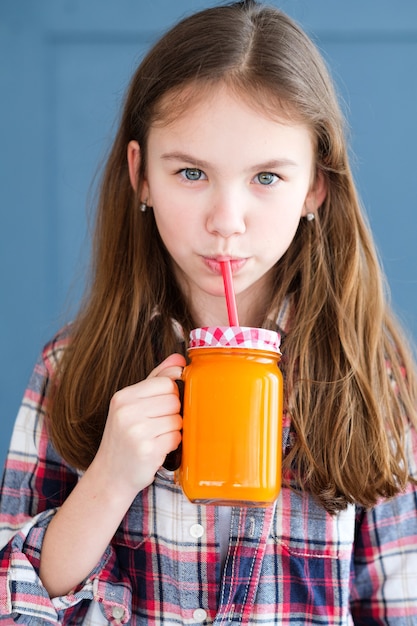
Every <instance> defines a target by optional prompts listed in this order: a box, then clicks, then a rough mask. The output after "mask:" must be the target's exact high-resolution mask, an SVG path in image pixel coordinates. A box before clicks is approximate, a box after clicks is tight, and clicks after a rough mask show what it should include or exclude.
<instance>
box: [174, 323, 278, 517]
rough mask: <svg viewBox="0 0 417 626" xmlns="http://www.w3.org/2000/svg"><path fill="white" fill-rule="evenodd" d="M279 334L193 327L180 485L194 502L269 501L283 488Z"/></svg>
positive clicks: (257, 503)
mask: <svg viewBox="0 0 417 626" xmlns="http://www.w3.org/2000/svg"><path fill="white" fill-rule="evenodd" d="M279 344H280V336H279V335H278V333H276V332H274V331H270V330H266V329H263V328H245V327H210V328H197V329H195V330H193V331H192V332H191V335H190V347H189V352H188V354H189V357H190V364H189V365H187V367H186V368H185V369H184V373H183V380H184V404H183V439H182V461H181V466H180V469H179V482H180V484H181V486H182V489H183V491H184V493H185V495H186V496H187V497H188V498H189V499H190V500H191V501H192V502H198V503H205V504H209V503H211V504H225V505H239V506H244V505H248V506H266V505H268V504H269V503H271V502H273V501H274V500H275V499H276V498H277V497H278V494H279V491H280V487H281V446H282V444H281V431H282V396H283V394H282V389H283V384H282V374H281V371H280V369H279V367H278V362H279V359H280V351H279Z"/></svg>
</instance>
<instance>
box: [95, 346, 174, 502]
mask: <svg viewBox="0 0 417 626" xmlns="http://www.w3.org/2000/svg"><path fill="white" fill-rule="evenodd" d="M184 366H185V359H184V357H183V356H181V355H180V354H172V355H170V356H169V357H168V358H167V359H165V361H163V362H162V363H161V364H160V365H158V367H156V368H155V369H154V370H153V371H152V372H151V373H150V374H149V376H148V378H146V379H145V380H143V381H141V382H139V383H136V384H135V385H131V386H130V387H126V388H125V389H122V390H120V391H118V392H116V393H115V395H114V396H113V398H112V399H111V402H110V407H109V414H108V417H107V422H106V426H105V429H104V433H103V438H102V441H101V444H100V447H99V449H98V452H97V454H96V457H95V459H94V461H93V464H92V465H95V469H96V470H97V466H99V468H100V472H102V477H103V478H105V481H106V484H107V485H108V486H109V487H110V486H111V489H112V490H117V493H119V495H121V494H122V493H123V494H129V496H130V497H131V500H133V499H134V498H135V496H136V494H137V493H138V492H139V491H141V490H142V489H144V488H145V487H147V486H148V485H150V484H151V483H152V481H153V480H154V477H155V473H156V472H157V470H158V469H159V467H160V466H161V465H162V463H163V462H164V459H165V456H166V455H167V454H168V452H171V450H175V449H176V448H177V447H178V445H179V443H180V441H181V433H180V431H181V427H182V418H181V415H180V414H179V411H180V400H179V394H178V387H177V385H176V383H175V379H179V378H181V374H182V369H183V367H184ZM120 490H121V491H120Z"/></svg>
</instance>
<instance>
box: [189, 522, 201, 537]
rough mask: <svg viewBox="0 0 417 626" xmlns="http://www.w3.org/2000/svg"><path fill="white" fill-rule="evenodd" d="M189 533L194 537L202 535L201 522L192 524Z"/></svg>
mask: <svg viewBox="0 0 417 626" xmlns="http://www.w3.org/2000/svg"><path fill="white" fill-rule="evenodd" d="M190 535H191V537H194V539H200V537H202V536H203V535H204V528H203V527H202V525H201V524H193V525H192V526H191V528H190Z"/></svg>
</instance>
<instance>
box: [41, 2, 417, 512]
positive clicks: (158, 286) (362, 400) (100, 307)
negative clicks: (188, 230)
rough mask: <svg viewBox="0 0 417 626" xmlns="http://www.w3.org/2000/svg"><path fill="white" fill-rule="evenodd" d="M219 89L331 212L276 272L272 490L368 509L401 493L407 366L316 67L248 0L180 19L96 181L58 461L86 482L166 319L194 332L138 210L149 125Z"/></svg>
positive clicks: (61, 377) (141, 79) (281, 24)
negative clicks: (281, 433) (286, 303)
mask: <svg viewBox="0 0 417 626" xmlns="http://www.w3.org/2000/svg"><path fill="white" fill-rule="evenodd" d="M218 82H226V83H227V85H228V86H230V87H232V88H233V89H235V90H237V91H238V92H239V93H240V94H241V95H242V96H243V97H245V98H249V100H250V101H251V102H252V103H253V104H254V106H258V107H263V108H267V109H268V110H269V111H270V112H271V115H273V113H274V107H275V109H276V110H277V111H280V112H282V110H285V111H287V112H288V115H289V116H290V115H292V116H295V117H296V118H297V119H298V120H302V121H303V122H304V123H306V124H307V125H308V126H309V128H311V130H312V132H313V134H314V137H315V139H316V148H317V155H316V162H317V170H318V171H319V170H320V171H321V172H322V173H323V175H324V176H325V179H326V182H327V188H328V193H327V197H326V199H325V201H324V203H323V205H322V206H321V207H320V208H319V210H318V214H317V218H316V220H315V222H314V223H309V222H306V221H305V220H302V221H301V223H300V225H299V228H298V231H297V234H296V236H295V238H294V241H293V242H292V244H291V246H290V248H289V249H288V251H287V252H286V254H285V255H284V256H283V257H282V259H281V260H280V261H279V262H278V263H277V265H276V275H275V287H276V288H275V290H274V292H273V293H271V301H270V305H269V307H268V309H267V310H265V324H266V323H267V317H268V314H270V312H271V311H273V310H276V309H277V308H278V307H279V306H280V304H281V303H282V302H283V300H284V298H285V297H286V296H288V294H292V299H293V301H294V303H295V306H294V319H293V321H292V324H291V329H290V330H289V332H288V334H287V336H286V338H285V342H284V346H283V350H284V354H285V380H286V405H287V408H288V411H289V412H290V414H291V419H292V426H293V429H294V433H295V436H294V438H293V439H294V444H293V446H292V448H291V450H290V451H289V453H288V454H287V456H286V457H285V459H284V474H285V475H286V476H291V477H292V482H293V484H294V485H296V486H298V487H299V488H302V489H308V490H309V491H310V492H311V493H313V494H314V495H315V496H316V497H317V498H318V499H319V500H320V501H321V502H322V504H323V506H324V507H325V508H326V509H327V510H328V511H330V512H335V511H337V510H340V509H342V508H344V507H346V505H347V504H348V503H349V502H357V503H359V504H362V505H364V506H371V505H373V504H374V503H375V502H376V501H377V499H378V498H379V497H381V496H392V495H394V494H395V493H397V492H398V491H399V490H401V489H403V488H404V487H405V485H406V483H407V481H408V480H410V477H409V473H408V470H407V459H406V451H405V431H406V425H407V420H408V419H409V420H412V421H413V422H414V423H416V408H415V407H416V398H417V393H416V377H415V372H414V369H413V367H414V366H413V363H412V359H411V356H410V354H409V353H408V351H407V349H406V342H405V341H404V339H403V338H402V337H401V333H400V330H399V327H398V325H397V323H396V322H395V320H394V318H393V316H392V314H391V312H390V309H389V306H388V305H387V298H386V295H385V288H384V283H383V277H382V274H381V270H380V267H379V264H378V259H377V255H376V252H375V250H374V246H373V242H372V238H371V235H370V232H369V229H368V226H367V224H366V221H365V219H364V217H363V213H362V211H361V208H360V204H359V200H358V198H357V194H356V191H355V186H354V183H353V180H352V175H351V171H350V167H349V162H348V156H347V150H346V140H345V136H344V120H343V116H342V114H341V111H340V108H339V105H338V102H337V97H336V95H335V93H334V89H333V86H332V81H331V79H330V77H329V74H328V71H327V69H326V66H325V64H324V62H323V60H322V58H321V55H320V54H319V53H318V51H317V49H316V47H315V46H314V44H313V43H312V41H311V40H310V39H309V38H308V37H307V36H306V34H305V33H304V32H303V31H302V29H300V28H299V27H298V25H297V24H295V23H294V22H293V21H292V20H291V19H289V18H288V17H287V16H286V15H284V14H283V13H281V12H280V11H278V10H276V9H274V8H271V7H267V6H262V5H259V4H258V3H256V2H254V1H251V0H248V1H246V2H237V3H234V4H231V5H227V6H220V7H216V8H211V9H207V10H204V11H201V12H200V13H197V14H195V15H193V16H190V17H188V18H186V19H184V20H183V21H182V22H180V23H179V24H178V25H176V26H175V27H174V28H172V29H171V30H170V31H169V32H168V33H167V34H166V35H165V36H164V37H163V38H162V39H161V40H160V41H159V42H158V43H157V44H156V45H155V46H154V47H153V48H152V50H151V51H150V52H149V54H148V55H147V56H146V58H145V59H144V61H143V62H142V63H141V65H140V67H139V68H138V69H137V71H136V73H135V75H134V77H133V79H132V82H131V85H130V89H129V90H128V93H127V97H126V101H125V105H124V110H123V113H122V117H121V120H120V126H119V130H118V133H117V136H116V138H115V141H114V145H113V148H112V150H111V153H110V155H109V158H108V161H107V166H106V168H105V171H104V174H103V181H102V187H101V194H100V197H99V201H98V211H97V227H96V233H95V240H94V266H93V271H92V280H91V286H90V289H89V292H88V294H87V296H86V298H85V301H84V304H83V306H82V308H81V311H80V313H79V315H78V318H77V319H76V321H75V323H74V325H73V328H72V331H71V340H70V343H69V346H68V348H67V349H66V351H65V354H64V356H63V359H62V362H61V366H60V369H59V372H58V375H57V378H56V384H55V386H54V393H53V394H51V400H52V401H51V408H50V419H49V423H50V431H51V435H52V439H53V442H54V445H55V447H56V448H57V449H58V451H59V452H60V453H61V454H62V456H63V457H64V458H65V459H66V460H67V461H68V462H69V463H71V464H73V465H75V466H76V467H78V468H82V469H85V468H86V467H88V465H89V463H90V462H91V460H92V459H93V457H94V455H95V453H96V451H97V449H98V446H99V444H100V439H101V436H102V432H103V429H104V426H105V421H106V416H107V411H108V406H109V401H110V398H111V396H112V395H113V394H114V392H115V391H116V390H117V389H120V388H123V387H125V386H126V385H129V384H132V383H134V382H137V381H139V380H141V379H143V378H144V377H146V376H147V374H148V373H149V371H150V370H151V369H152V368H153V367H154V365H155V362H156V361H158V360H161V359H163V358H164V357H165V356H167V355H168V354H170V353H171V352H173V351H175V350H178V340H177V338H176V336H175V334H174V332H173V329H172V322H171V319H172V318H174V319H176V320H178V322H179V323H180V324H181V325H182V326H183V327H184V330H185V335H186V336H187V334H188V331H189V330H190V329H191V328H192V327H193V326H194V323H193V319H192V316H191V313H190V311H189V308H188V306H187V303H186V301H185V299H184V297H183V294H182V293H181V290H180V289H179V287H178V285H177V283H176V280H175V277H174V274H173V272H172V269H171V264H170V258H169V255H168V254H167V252H166V250H165V248H164V246H163V244H162V242H161V240H160V237H159V235H158V231H157V228H156V225H155V221H154V218H153V215H152V211H147V212H146V213H145V214H143V213H141V212H140V211H138V202H139V195H140V186H141V181H142V177H143V172H144V168H146V143H147V134H148V132H149V128H150V126H151V124H152V123H155V122H156V121H157V120H158V121H162V122H163V121H166V119H167V118H175V115H176V114H178V113H179V112H180V111H181V110H183V107H184V106H186V101H185V99H184V98H183V97H181V94H184V93H185V92H184V89H185V87H188V88H189V89H190V90H191V92H194V94H196V93H197V92H198V93H199V94H200V97H203V96H204V93H205V89H208V88H210V86H211V85H213V84H215V83H218ZM168 103H169V104H168ZM132 139H135V140H137V141H138V142H139V144H140V146H141V149H142V154H143V155H144V159H143V163H142V166H141V167H142V170H141V172H140V173H139V181H138V182H139V189H138V190H137V193H136V194H135V193H134V192H133V190H132V187H131V185H130V181H129V175H128V167H127V161H126V149H127V144H128V142H129V141H130V140H132ZM155 310H158V311H159V312H160V315H159V316H157V317H153V313H154V311H155ZM404 366H405V369H406V371H407V375H404Z"/></svg>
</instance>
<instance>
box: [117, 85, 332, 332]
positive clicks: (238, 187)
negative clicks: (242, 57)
mask: <svg viewBox="0 0 417 626" xmlns="http://www.w3.org/2000/svg"><path fill="white" fill-rule="evenodd" d="M139 159H140V149H139V146H138V144H137V143H136V142H133V141H132V142H131V143H130V144H129V149H128V160H129V167H130V174H131V180H132V184H133V185H134V186H135V185H136V178H137V172H138V166H139ZM146 162H147V168H146V178H145V181H144V185H143V190H142V194H141V195H142V200H146V201H147V204H148V205H150V206H152V207H153V211H154V215H155V220H156V224H157V227H158V230H159V233H160V236H161V238H162V241H163V242H164V244H165V246H166V248H167V250H168V252H169V254H170V255H171V257H172V261H173V267H174V271H175V274H176V277H177V279H178V281H179V284H180V285H181V287H182V289H183V291H184V293H185V294H186V296H187V297H188V299H189V302H190V303H191V308H192V312H193V315H194V317H195V320H196V321H197V322H198V323H199V324H201V325H211V324H223V325H227V323H228V320H227V314H226V308H225V301H224V291H223V281H222V276H221V268H220V261H221V260H224V259H230V261H231V266H232V271H233V278H234V287H235V292H236V297H237V307H238V311H239V321H240V323H241V325H258V324H259V320H260V319H262V317H263V310H262V309H263V306H264V303H265V301H266V300H267V297H268V290H269V287H270V281H271V275H272V272H271V270H272V268H273V266H274V265H275V263H276V262H277V261H278V260H279V259H280V258H281V257H282V255H283V254H284V253H285V251H286V250H287V249H288V247H289V245H290V244H291V241H292V239H293V237H294V235H295V232H296V230H297V226H298V224H299V221H300V219H301V217H302V216H303V215H305V214H306V213H307V212H314V211H316V209H317V207H318V206H320V204H321V203H322V202H323V200H324V197H325V193H326V191H325V185H324V181H323V179H322V178H320V177H319V178H318V179H317V180H316V181H315V182H314V183H313V181H314V180H315V161H314V148H313V141H312V137H311V134H310V132H309V130H308V129H307V127H306V126H303V125H301V124H297V123H289V122H288V121H284V119H283V120H282V121H279V118H278V117H277V118H275V119H272V118H271V117H266V116H265V117H264V116H263V115H262V114H260V113H259V110H255V109H254V108H251V107H250V106H249V105H248V104H247V103H246V102H244V101H243V100H239V99H238V97H237V96H236V95H234V94H233V93H232V92H231V91H229V90H228V89H227V88H226V87H221V86H219V88H218V89H216V90H215V92H214V93H213V94H212V97H210V98H209V99H205V100H204V101H203V100H202V99H201V100H199V101H198V102H197V103H196V104H195V105H192V106H189V107H187V110H185V111H184V113H182V114H181V115H180V116H179V117H176V118H175V120H174V121H172V122H171V123H169V124H168V125H154V126H152V127H151V129H150V132H149V137H148V146H147V158H146Z"/></svg>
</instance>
